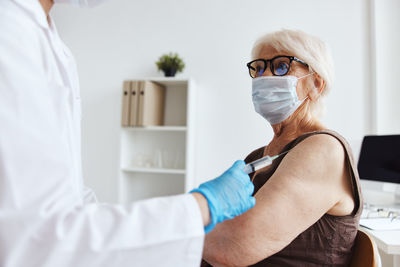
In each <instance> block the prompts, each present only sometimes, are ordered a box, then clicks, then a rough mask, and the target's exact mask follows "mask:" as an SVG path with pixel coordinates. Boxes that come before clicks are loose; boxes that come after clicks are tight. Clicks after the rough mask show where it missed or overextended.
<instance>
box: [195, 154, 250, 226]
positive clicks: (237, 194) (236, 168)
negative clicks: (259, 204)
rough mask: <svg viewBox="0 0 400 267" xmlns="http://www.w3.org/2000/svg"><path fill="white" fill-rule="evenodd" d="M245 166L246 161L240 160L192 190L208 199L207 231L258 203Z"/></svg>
mask: <svg viewBox="0 0 400 267" xmlns="http://www.w3.org/2000/svg"><path fill="white" fill-rule="evenodd" d="M244 166H245V163H244V161H243V160H238V161H236V162H235V163H234V164H233V166H232V167H231V168H229V169H228V170H227V171H225V172H224V173H223V174H222V175H221V176H219V177H217V178H215V179H214V180H211V181H209V182H205V183H203V184H201V185H200V186H199V188H197V189H194V190H192V191H191V193H193V192H199V193H201V194H203V196H204V197H205V198H206V199H207V201H208V206H209V209H210V215H211V223H210V224H209V225H207V226H206V227H205V228H204V229H205V232H206V233H208V232H210V231H211V230H212V229H213V228H214V227H215V225H216V224H217V223H220V222H223V221H225V220H229V219H232V218H234V217H236V216H238V215H240V214H242V213H244V212H245V211H247V210H248V209H250V208H252V207H254V205H255V204H256V199H255V198H254V197H252V194H253V192H254V185H253V183H252V182H251V181H250V177H249V176H248V175H247V174H246V173H245V172H244Z"/></svg>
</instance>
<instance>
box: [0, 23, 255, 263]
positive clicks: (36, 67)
mask: <svg viewBox="0 0 400 267" xmlns="http://www.w3.org/2000/svg"><path fill="white" fill-rule="evenodd" d="M8 19H9V21H10V23H7V24H5V25H2V26H3V27H10V29H8V31H6V34H3V33H4V32H3V33H2V34H1V35H0V51H1V53H0V125H1V131H0V236H1V238H0V265H2V266H3V265H6V266H8V265H9V266H26V265H29V266H59V267H62V266H77V267H79V266H111V265H113V266H127V265H129V264H134V265H135V264H136V265H142V266H194V265H196V264H198V263H199V262H200V257H201V251H202V249H203V237H204V224H207V226H208V225H211V226H213V224H214V223H218V222H221V221H223V220H225V219H227V218H230V217H233V216H235V215H237V214H239V213H241V212H243V211H245V210H246V209H247V208H250V207H251V206H252V205H254V199H252V198H251V197H250V195H251V190H250V189H251V188H250V189H249V188H248V187H245V186H244V185H246V183H248V180H249V178H248V176H247V177H244V178H246V179H243V174H240V175H239V176H240V178H239V179H233V181H235V182H237V184H238V186H237V187H238V188H240V190H242V191H243V194H242V196H246V197H244V200H245V201H243V199H241V198H240V197H230V196H232V194H231V191H229V190H228V191H227V190H225V188H228V189H229V187H228V184H229V185H230V183H231V182H232V181H231V179H230V178H232V177H230V176H231V175H236V174H237V171H238V169H240V168H238V167H236V168H234V170H229V171H228V173H227V175H223V177H225V178H223V177H222V179H219V178H217V179H215V180H213V181H210V182H208V183H205V184H203V185H202V186H200V187H199V189H198V191H196V192H193V194H192V195H191V194H185V195H180V196H173V197H165V198H156V199H150V200H145V201H140V202H136V203H132V204H130V205H127V206H122V205H117V204H106V203H96V202H89V203H86V202H84V201H83V200H82V199H83V197H82V192H79V190H77V189H78V188H80V183H81V182H82V181H81V180H80V179H79V177H78V176H77V173H74V170H73V168H71V166H72V165H71V162H72V161H73V160H74V158H73V153H71V145H72V144H71V142H70V139H71V138H72V137H71V136H69V133H70V130H71V129H70V128H71V125H70V124H69V122H70V121H69V120H68V118H70V116H71V110H70V104H71V100H73V98H71V95H70V91H71V90H70V88H67V87H66V86H65V85H63V83H62V80H61V78H60V77H57V75H49V73H53V74H58V73H57V72H54V71H53V72H51V70H52V68H55V69H56V68H58V66H57V65H50V66H49V65H48V64H49V62H51V60H50V61H49V60H48V59H49V58H51V57H52V56H53V54H52V51H48V49H49V47H48V46H47V45H48V44H46V43H42V42H41V41H40V38H39V37H38V36H39V35H40V30H41V29H38V30H37V31H38V32H35V30H32V29H30V28H25V25H23V24H19V21H18V20H17V19H16V21H13V20H12V19H13V18H12V17H10V18H8ZM233 188H236V187H233ZM218 192H219V193H221V197H220V196H213V195H214V193H218ZM227 192H228V193H227ZM200 194H201V195H200ZM213 197H214V198H213ZM204 198H205V199H207V204H205V199H204ZM197 200H198V201H197ZM222 200H224V201H222ZM231 200H232V201H239V202H240V201H243V202H244V203H245V204H243V205H242V204H241V203H240V205H238V206H239V207H234V209H231V208H230V207H229V205H228V202H230V201H231ZM236 203H237V202H236ZM199 204H200V209H199ZM208 207H210V211H209V216H210V219H208V218H207V214H205V213H207V212H208ZM201 210H202V212H203V218H202V215H201ZM213 211H216V212H214V213H213ZM204 214H205V215H204ZM208 221H210V222H211V223H210V224H208ZM28 259H29V263H27V260H28ZM177 264H178V265H177ZM179 264H180V265H179Z"/></svg>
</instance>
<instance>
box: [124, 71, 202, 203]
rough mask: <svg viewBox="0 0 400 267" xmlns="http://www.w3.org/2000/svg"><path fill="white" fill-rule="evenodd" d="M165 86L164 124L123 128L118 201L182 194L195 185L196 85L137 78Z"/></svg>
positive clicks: (190, 81)
mask: <svg viewBox="0 0 400 267" xmlns="http://www.w3.org/2000/svg"><path fill="white" fill-rule="evenodd" d="M132 80H141V81H144V80H146V81H152V82H155V83H159V84H161V85H163V86H165V88H166V94H165V107H164V125H162V126H145V127H121V140H120V170H119V173H120V174H119V201H120V203H122V204H127V203H130V202H132V201H137V200H141V199H145V198H150V197H158V196H168V195H175V194H182V193H185V192H188V191H190V190H191V189H192V188H193V187H194V184H195V182H194V132H195V131H194V125H195V122H194V118H195V116H194V108H195V107H194V104H195V96H194V93H195V92H194V84H193V82H192V80H190V79H177V78H162V77H161V78H138V79H132Z"/></svg>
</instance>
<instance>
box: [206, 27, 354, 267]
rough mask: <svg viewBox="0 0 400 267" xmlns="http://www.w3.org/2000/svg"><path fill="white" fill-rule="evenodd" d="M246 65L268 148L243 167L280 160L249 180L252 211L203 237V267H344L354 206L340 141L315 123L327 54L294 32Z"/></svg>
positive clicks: (256, 51)
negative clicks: (267, 131)
mask: <svg viewBox="0 0 400 267" xmlns="http://www.w3.org/2000/svg"><path fill="white" fill-rule="evenodd" d="M252 57H253V60H252V61H251V62H249V63H248V64H247V67H248V68H249V72H250V76H251V78H252V82H253V84H252V87H253V103H254V107H255V110H256V112H258V113H259V114H260V115H261V116H263V117H264V118H265V119H266V120H267V121H268V122H269V123H270V124H271V125H272V129H273V131H274V137H273V139H272V140H271V141H270V143H269V144H268V145H266V146H264V147H261V148H259V149H257V150H255V151H253V152H252V153H250V154H249V155H248V156H247V158H246V160H245V161H246V162H251V161H253V160H256V159H259V158H261V157H263V156H265V155H280V157H279V158H278V159H276V160H275V161H274V162H273V164H272V165H270V166H267V167H265V168H263V169H260V170H258V171H256V172H255V173H252V174H251V178H252V181H253V183H254V186H255V198H256V206H255V207H254V208H253V209H251V210H250V211H248V212H247V213H245V214H243V215H241V216H239V217H237V218H235V219H233V220H230V221H226V222H224V223H223V224H221V225H220V226H217V227H216V228H215V230H214V231H213V232H211V233H210V234H208V235H207V237H206V241H205V249H204V255H203V256H204V260H205V261H206V262H207V263H206V262H205V261H203V264H202V265H203V266H207V265H209V264H210V265H212V266H249V265H252V266H296V267H299V266H327V265H329V266H348V264H349V261H350V259H351V256H352V247H353V243H354V240H355V236H356V234H357V227H358V223H359V218H360V214H361V211H362V198H361V193H360V184H359V179H358V174H357V170H356V167H355V164H354V161H353V157H352V154H351V151H350V148H349V146H348V144H347V143H346V141H345V140H344V138H343V137H341V136H340V135H339V134H337V133H335V132H333V131H330V130H327V129H326V128H325V127H324V126H323V125H322V124H321V122H320V121H319V120H318V115H319V113H320V110H321V108H322V98H323V97H324V96H326V94H327V93H328V91H329V90H330V89H331V86H332V80H333V77H332V76H333V64H332V61H331V56H330V53H329V50H328V48H327V46H326V45H325V44H324V43H323V42H322V41H321V40H320V39H318V38H316V37H314V36H311V35H309V34H306V33H304V32H301V31H293V30H282V31H278V32H273V33H270V34H267V35H265V36H263V37H262V38H260V39H259V40H258V41H257V42H256V43H255V45H254V47H253V51H252Z"/></svg>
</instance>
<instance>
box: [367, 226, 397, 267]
mask: <svg viewBox="0 0 400 267" xmlns="http://www.w3.org/2000/svg"><path fill="white" fill-rule="evenodd" d="M360 228H361V229H362V230H363V231H365V232H367V233H368V234H369V235H370V236H371V237H372V238H373V239H374V240H375V243H376V245H377V246H378V248H379V249H380V250H382V251H383V252H385V253H386V254H388V255H390V256H392V257H393V267H400V230H397V231H375V230H370V229H367V228H365V227H362V226H360ZM383 267H385V266H383Z"/></svg>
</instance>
